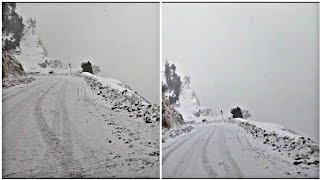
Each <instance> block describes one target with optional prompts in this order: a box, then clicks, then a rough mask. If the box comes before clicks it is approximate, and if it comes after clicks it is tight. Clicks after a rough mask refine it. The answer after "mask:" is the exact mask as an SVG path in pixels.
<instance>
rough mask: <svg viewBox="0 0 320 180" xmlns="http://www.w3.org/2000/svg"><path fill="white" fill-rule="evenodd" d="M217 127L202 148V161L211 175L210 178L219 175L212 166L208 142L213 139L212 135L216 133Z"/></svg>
mask: <svg viewBox="0 0 320 180" xmlns="http://www.w3.org/2000/svg"><path fill="white" fill-rule="evenodd" d="M215 132H216V131H215V129H212V130H211V133H210V135H209V136H208V138H207V139H206V142H205V143H204V146H203V147H202V149H201V162H202V166H203V168H204V169H205V171H206V172H207V173H208V175H209V177H208V178H215V177H217V176H218V173H217V172H215V171H214V170H213V168H212V166H211V165H210V161H209V158H208V144H209V142H210V140H211V137H212V136H213V135H214V133H215Z"/></svg>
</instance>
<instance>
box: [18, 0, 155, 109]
mask: <svg viewBox="0 0 320 180" xmlns="http://www.w3.org/2000/svg"><path fill="white" fill-rule="evenodd" d="M17 8H18V11H19V12H21V14H22V15H23V17H24V18H27V17H33V18H36V20H37V32H38V34H39V36H40V38H41V40H42V42H43V44H44V46H45V47H46V49H47V51H48V55H49V57H52V58H56V59H59V60H62V61H64V62H71V65H72V66H76V67H80V64H81V62H84V61H87V60H90V61H91V62H94V63H95V64H98V65H99V66H100V69H101V71H102V72H101V73H100V75H102V76H105V77H114V78H116V79H119V80H121V81H122V82H124V83H126V84H128V85H129V86H131V87H132V88H133V89H134V90H136V91H137V92H138V93H139V94H141V95H143V96H144V97H145V98H146V99H148V100H149V101H150V102H152V103H158V104H159V4H156V3H17Z"/></svg>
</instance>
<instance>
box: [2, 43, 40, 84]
mask: <svg viewBox="0 0 320 180" xmlns="http://www.w3.org/2000/svg"><path fill="white" fill-rule="evenodd" d="M33 80H34V78H33V77H27V76H26V73H25V71H24V69H23V67H22V65H21V64H20V62H19V61H18V60H17V59H16V58H15V57H14V56H13V55H11V54H10V53H8V52H7V51H6V50H5V49H4V48H2V87H4V88H6V87H10V86H14V85H18V84H25V83H29V82H31V81H33Z"/></svg>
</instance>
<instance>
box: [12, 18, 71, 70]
mask: <svg viewBox="0 0 320 180" xmlns="http://www.w3.org/2000/svg"><path fill="white" fill-rule="evenodd" d="M24 24H25V29H24V35H23V37H22V39H21V41H20V48H18V47H17V49H16V51H15V52H14V53H13V55H14V56H15V57H16V58H17V60H18V61H19V62H20V63H21V64H22V66H23V68H24V69H25V71H26V73H32V72H37V73H41V74H48V73H49V71H55V72H57V71H59V72H69V69H68V68H67V67H66V66H63V64H62V63H61V62H60V61H59V60H54V59H52V58H49V57H48V54H47V50H46V48H45V47H44V45H43V44H42V41H41V39H40V37H39V36H38V35H37V31H36V29H35V27H33V26H31V24H30V22H28V21H25V22H24Z"/></svg>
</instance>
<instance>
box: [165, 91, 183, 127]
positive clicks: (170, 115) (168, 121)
mask: <svg viewBox="0 0 320 180" xmlns="http://www.w3.org/2000/svg"><path fill="white" fill-rule="evenodd" d="M184 124H185V122H184V120H183V117H182V115H181V114H180V113H179V112H178V111H177V110H175V109H174V108H173V107H172V106H171V105H170V103H169V99H168V98H167V97H166V96H165V95H164V94H163V95H162V127H163V128H167V129H170V128H172V127H179V126H182V125H184Z"/></svg>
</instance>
